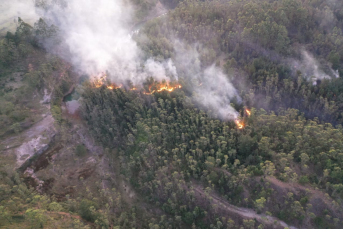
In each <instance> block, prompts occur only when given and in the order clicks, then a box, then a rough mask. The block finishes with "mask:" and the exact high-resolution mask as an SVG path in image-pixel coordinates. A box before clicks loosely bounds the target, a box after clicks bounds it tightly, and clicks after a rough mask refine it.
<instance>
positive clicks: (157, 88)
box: [93, 73, 182, 95]
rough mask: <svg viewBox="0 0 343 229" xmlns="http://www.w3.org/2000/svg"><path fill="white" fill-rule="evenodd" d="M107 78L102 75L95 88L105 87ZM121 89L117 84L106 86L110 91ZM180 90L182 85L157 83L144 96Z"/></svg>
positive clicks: (133, 88) (99, 76) (95, 81)
mask: <svg viewBox="0 0 343 229" xmlns="http://www.w3.org/2000/svg"><path fill="white" fill-rule="evenodd" d="M106 78H107V75H106V74H105V73H100V74H99V75H98V76H97V77H96V79H95V80H94V82H93V84H94V87H96V88H99V87H101V86H102V85H104V84H105V83H106ZM121 87H122V85H119V86H117V85H116V84H111V85H108V86H106V88H107V89H109V90H113V89H118V88H121ZM152 87H154V90H151V88H152ZM180 88H182V86H181V85H180V84H177V85H175V86H171V85H168V83H157V82H155V83H154V85H150V86H149V91H146V92H143V94H145V95H151V94H154V93H156V92H162V91H168V92H172V91H174V90H175V89H180ZM129 90H130V91H136V90H138V88H137V87H132V88H131V89H129Z"/></svg>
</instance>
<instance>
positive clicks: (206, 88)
mask: <svg viewBox="0 0 343 229" xmlns="http://www.w3.org/2000/svg"><path fill="white" fill-rule="evenodd" d="M199 48H202V47H201V46H199V45H198V44H196V45H193V46H191V47H190V46H188V47H186V46H185V45H183V44H182V43H181V42H180V41H175V43H174V49H175V52H176V58H175V64H176V66H177V69H178V71H179V75H180V77H181V76H183V77H184V78H185V80H186V82H187V83H189V85H190V87H192V91H193V92H194V93H193V98H194V100H195V101H196V102H197V103H198V104H199V105H201V106H202V107H203V108H205V109H207V110H210V111H212V113H213V114H214V115H216V116H218V118H220V119H223V120H228V119H236V118H237V117H238V112H237V111H236V110H235V109H234V108H233V107H232V106H231V105H230V102H231V100H232V99H233V98H236V100H237V101H238V102H240V101H241V98H240V97H239V95H238V93H237V91H236V89H235V88H234V86H233V85H232V84H231V82H230V80H229V79H228V76H226V75H225V74H224V73H223V71H222V70H221V69H220V68H218V67H216V66H215V65H211V66H210V67H207V68H205V69H203V68H202V66H201V61H200V55H199V52H198V51H197V49H199Z"/></svg>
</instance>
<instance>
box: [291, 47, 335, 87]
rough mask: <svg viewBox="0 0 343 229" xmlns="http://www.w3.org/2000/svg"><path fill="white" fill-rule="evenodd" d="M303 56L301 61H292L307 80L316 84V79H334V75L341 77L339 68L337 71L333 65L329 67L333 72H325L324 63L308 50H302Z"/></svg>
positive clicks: (294, 66)
mask: <svg viewBox="0 0 343 229" xmlns="http://www.w3.org/2000/svg"><path fill="white" fill-rule="evenodd" d="M301 56H302V60H300V61H298V60H294V59H292V60H291V61H290V62H291V65H292V66H293V68H294V69H295V70H300V71H301V72H302V74H303V76H304V77H305V78H306V79H307V80H312V81H313V84H314V85H316V83H317V82H316V80H323V79H332V78H333V77H335V78H338V77H339V73H338V70H337V71H335V70H333V69H332V68H331V67H327V68H328V71H329V72H330V73H331V74H329V73H325V72H324V71H323V70H322V68H323V67H322V65H321V64H320V63H319V62H318V61H317V60H316V59H315V58H314V56H313V55H311V54H310V53H309V52H307V51H306V50H302V51H301ZM288 62H289V61H288ZM326 65H328V64H326Z"/></svg>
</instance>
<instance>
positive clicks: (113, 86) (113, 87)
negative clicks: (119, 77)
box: [107, 84, 123, 90]
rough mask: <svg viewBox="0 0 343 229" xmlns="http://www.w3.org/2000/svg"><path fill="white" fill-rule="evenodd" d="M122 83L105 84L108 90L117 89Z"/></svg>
mask: <svg viewBox="0 0 343 229" xmlns="http://www.w3.org/2000/svg"><path fill="white" fill-rule="evenodd" d="M122 86H123V85H121V84H120V85H119V86H117V85H110V86H107V89H110V90H113V89H118V88H121V87H122Z"/></svg>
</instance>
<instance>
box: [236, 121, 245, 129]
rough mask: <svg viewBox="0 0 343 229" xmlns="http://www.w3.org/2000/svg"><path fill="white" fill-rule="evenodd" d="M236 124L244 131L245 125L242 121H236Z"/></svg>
mask: <svg viewBox="0 0 343 229" xmlns="http://www.w3.org/2000/svg"><path fill="white" fill-rule="evenodd" d="M235 123H236V125H237V128H238V129H243V128H244V123H243V122H242V121H240V120H238V119H236V120H235Z"/></svg>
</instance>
